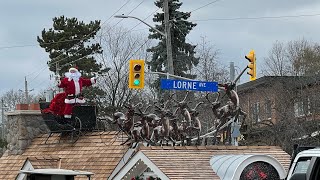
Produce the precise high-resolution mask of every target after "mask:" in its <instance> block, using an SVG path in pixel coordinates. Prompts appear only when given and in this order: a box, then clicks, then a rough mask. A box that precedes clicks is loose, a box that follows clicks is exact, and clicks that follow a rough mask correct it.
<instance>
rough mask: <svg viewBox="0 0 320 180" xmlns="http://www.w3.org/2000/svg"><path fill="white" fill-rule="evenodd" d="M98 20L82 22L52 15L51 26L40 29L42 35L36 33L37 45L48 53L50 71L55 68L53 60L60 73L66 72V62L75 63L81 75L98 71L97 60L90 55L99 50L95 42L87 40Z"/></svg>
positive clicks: (98, 23)
mask: <svg viewBox="0 0 320 180" xmlns="http://www.w3.org/2000/svg"><path fill="white" fill-rule="evenodd" d="M100 28H101V27H100V21H94V22H93V21H91V22H90V23H89V24H85V23H84V22H83V21H78V20H77V18H66V17H64V16H60V17H55V18H53V28H50V29H49V30H46V29H43V31H42V34H41V35H42V37H41V38H40V37H39V36H38V37H37V41H38V42H39V45H40V46H41V47H42V48H44V49H45V51H46V52H48V53H49V58H50V60H49V61H48V65H49V69H50V71H53V72H55V71H56V62H59V67H60V68H61V70H60V75H62V74H63V73H64V72H67V71H68V69H69V68H70V66H71V65H72V66H74V65H76V66H77V67H78V68H79V70H80V71H81V72H82V74H83V75H84V76H92V74H91V73H92V72H98V71H99V70H100V69H101V64H98V63H97V62H96V60H95V59H94V57H93V55H94V54H96V53H102V50H101V47H100V44H99V43H91V42H90V39H92V38H94V36H95V35H96V33H97V31H98V30H99V29H100Z"/></svg>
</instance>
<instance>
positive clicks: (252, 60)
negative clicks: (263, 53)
mask: <svg viewBox="0 0 320 180" xmlns="http://www.w3.org/2000/svg"><path fill="white" fill-rule="evenodd" d="M245 58H246V59H247V60H248V61H249V64H248V68H249V71H248V72H247V74H249V75H250V81H254V80H256V78H257V71H256V54H255V52H254V50H251V51H250V52H249V54H248V55H246V56H245Z"/></svg>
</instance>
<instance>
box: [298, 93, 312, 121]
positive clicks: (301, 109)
mask: <svg viewBox="0 0 320 180" xmlns="http://www.w3.org/2000/svg"><path fill="white" fill-rule="evenodd" d="M310 114H311V100H310V98H309V97H308V98H306V99H305V100H304V101H303V100H297V101H295V102H294V115H295V117H301V116H306V115H310Z"/></svg>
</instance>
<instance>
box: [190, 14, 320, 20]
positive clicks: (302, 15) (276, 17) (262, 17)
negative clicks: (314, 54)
mask: <svg viewBox="0 0 320 180" xmlns="http://www.w3.org/2000/svg"><path fill="white" fill-rule="evenodd" d="M314 16H320V14H300V15H284V16H260V17H235V18H210V19H198V20H192V21H235V20H257V19H283V18H300V17H314Z"/></svg>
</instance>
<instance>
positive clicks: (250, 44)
mask: <svg viewBox="0 0 320 180" xmlns="http://www.w3.org/2000/svg"><path fill="white" fill-rule="evenodd" d="M127 1H128V0H92V1H87V0H86V1H85V0H77V1H71V0H69V1H66V0H55V1H46V0H28V1H21V0H2V1H0V24H1V26H0V61H1V71H0V77H1V78H0V95H1V94H2V93H4V92H6V91H8V90H10V89H14V90H18V89H23V88H24V77H25V76H27V79H28V81H29V88H30V89H35V90H36V91H40V90H44V89H46V88H47V87H49V85H50V80H49V74H50V73H49V70H48V67H47V65H46V62H47V60H48V54H47V53H46V52H45V51H44V50H43V49H42V48H40V47H39V46H37V41H36V37H37V36H38V35H40V33H41V31H42V30H43V28H46V29H48V28H50V27H52V18H53V17H57V16H61V15H65V16H66V17H76V18H78V19H79V20H83V21H85V22H89V21H90V20H101V21H102V22H105V24H104V25H109V26H112V25H114V24H116V23H117V22H118V21H119V19H116V18H110V17H111V15H112V14H113V13H114V12H115V11H116V10H118V9H119V8H120V7H121V6H122V5H123V4H125V3H126V2H127ZM141 2H142V4H141V5H140V6H139V7H137V5H138V4H140V3H141ZM153 2H154V1H153V0H144V1H143V0H131V1H130V2H129V3H128V4H127V5H126V6H125V7H123V8H122V9H121V10H120V11H119V13H118V14H127V13H128V12H130V11H132V10H133V9H134V8H135V7H137V8H136V9H135V10H134V11H133V12H132V13H131V15H133V16H137V17H139V18H141V19H143V18H145V17H147V16H148V15H149V14H150V13H152V12H153V11H155V10H156V9H157V7H156V6H155V5H154V3H153ZM181 2H183V5H182V7H181V9H180V10H182V11H192V10H195V9H197V8H199V7H203V6H204V5H206V4H208V3H210V2H215V1H214V0H181ZM315 14H319V16H317V15H315ZM297 15H312V16H302V17H295V18H293V17H291V18H289V17H288V18H257V19H241V18H251V17H252V18H255V17H278V16H297ZM229 18H230V19H233V20H226V19H229ZM237 18H240V19H237ZM208 19H211V20H208ZM190 20H195V22H196V23H197V24H198V25H197V26H196V27H195V28H194V30H193V31H192V32H191V33H190V35H188V41H189V42H191V43H193V44H196V43H198V42H200V39H201V38H200V37H206V40H208V41H210V43H212V45H214V46H215V47H216V48H217V49H219V50H220V52H221V53H220V56H219V57H220V58H219V61H220V62H221V63H222V64H226V65H228V64H229V62H231V61H233V62H235V65H236V66H238V67H239V68H240V69H243V68H244V67H245V66H246V65H247V61H246V60H245V59H244V56H245V55H246V54H247V53H248V52H249V51H250V50H251V49H254V50H255V51H256V54H257V61H258V71H259V68H261V65H262V61H263V58H264V57H266V56H267V54H268V51H269V49H270V48H271V47H272V44H273V43H274V42H275V41H276V40H278V41H280V42H287V41H290V40H297V39H301V38H305V39H307V40H311V41H313V42H319V41H320V36H319V33H318V32H319V27H320V22H319V20H320V1H316V0H282V1H279V0H268V1H261V0H260V1H258V0H241V1H238V0H219V1H217V2H215V3H212V4H210V5H208V6H206V7H203V8H201V9H198V10H196V11H193V12H192V14H191V18H190ZM196 20H198V21H196ZM199 20H204V21H199ZM146 21H147V22H148V23H150V24H153V22H152V17H150V18H149V19H148V20H146ZM137 23H138V22H137V21H136V20H134V19H125V20H123V21H122V22H121V23H119V24H118V25H117V26H123V27H125V28H128V29H131V28H132V27H133V26H134V25H136V24H137ZM144 28H145V29H144ZM135 29H143V30H140V31H139V32H145V33H146V35H147V33H148V29H147V27H146V26H145V25H143V24H141V25H139V26H138V27H136V28H135ZM24 45H34V46H26V47H15V48H12V46H24ZM5 47H11V48H5ZM246 76H247V75H246ZM246 76H244V78H242V79H243V80H242V81H247V80H248V79H249V77H246ZM258 76H259V74H258Z"/></svg>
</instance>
